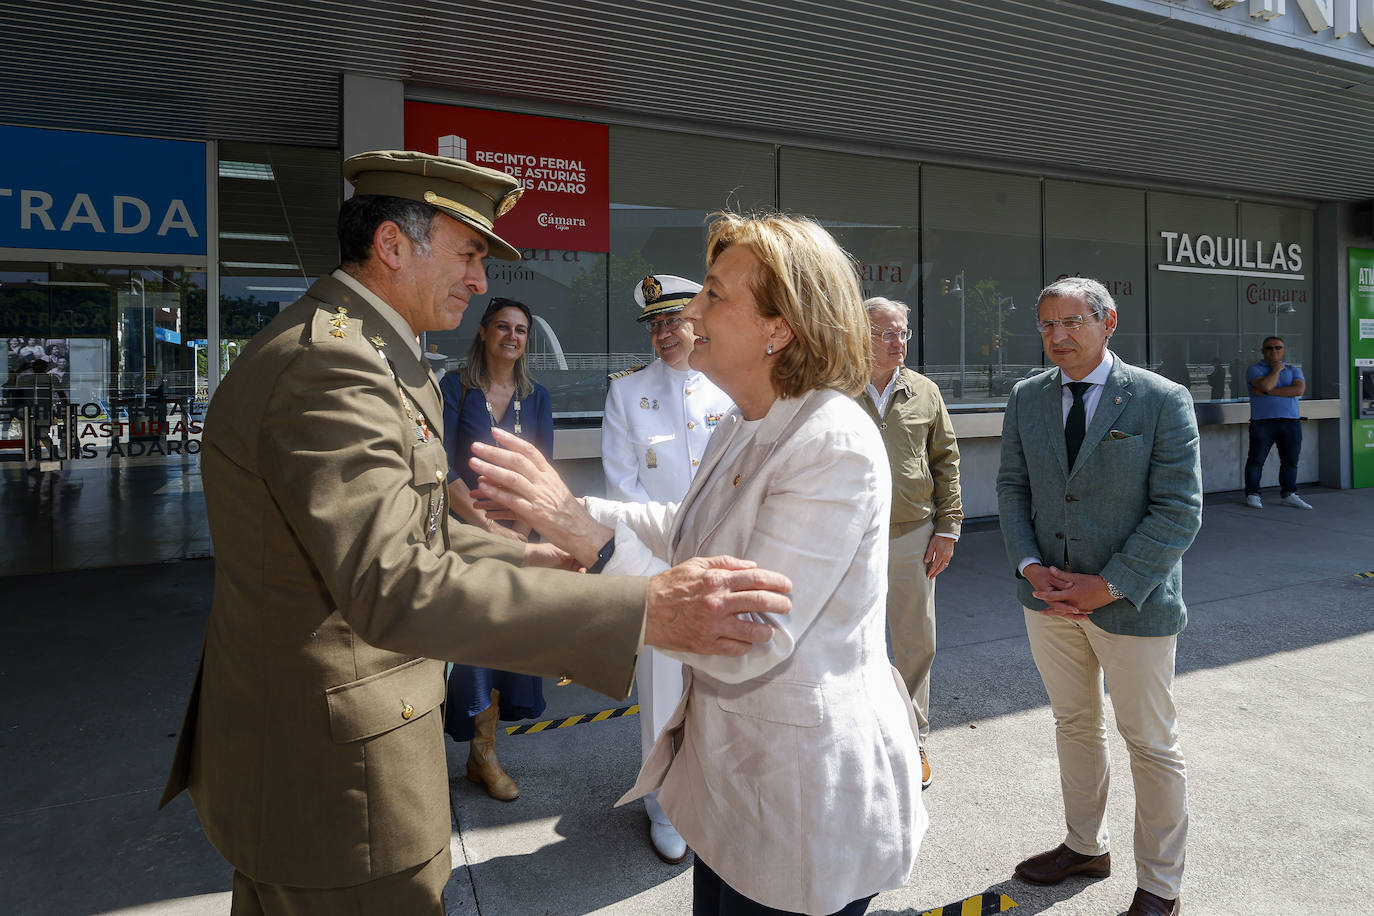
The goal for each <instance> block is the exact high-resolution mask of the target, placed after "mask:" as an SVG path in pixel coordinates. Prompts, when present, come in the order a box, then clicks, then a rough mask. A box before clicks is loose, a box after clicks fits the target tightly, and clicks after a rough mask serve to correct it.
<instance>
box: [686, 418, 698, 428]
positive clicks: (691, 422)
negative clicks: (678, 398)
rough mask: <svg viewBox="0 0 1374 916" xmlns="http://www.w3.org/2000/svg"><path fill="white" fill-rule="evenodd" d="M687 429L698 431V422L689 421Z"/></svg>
mask: <svg viewBox="0 0 1374 916" xmlns="http://www.w3.org/2000/svg"><path fill="white" fill-rule="evenodd" d="M687 428H688V429H696V428H697V423H696V421H695V420H688V421H687Z"/></svg>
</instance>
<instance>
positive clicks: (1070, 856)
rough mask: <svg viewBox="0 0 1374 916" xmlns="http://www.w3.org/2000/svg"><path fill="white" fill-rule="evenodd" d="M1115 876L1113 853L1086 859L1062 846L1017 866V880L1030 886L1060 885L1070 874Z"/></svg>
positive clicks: (1032, 857) (1092, 876)
mask: <svg viewBox="0 0 1374 916" xmlns="http://www.w3.org/2000/svg"><path fill="white" fill-rule="evenodd" d="M1111 873H1112V854H1111V853H1110V852H1104V853H1102V855H1100V856H1085V855H1083V853H1081V852H1074V851H1073V850H1072V849H1070V848H1069V847H1067V846H1065V845H1064V844H1063V843H1060V844H1059V845H1058V846H1056V847H1055V848H1054V849H1051V850H1050V851H1049V852H1042V853H1040V855H1038V856H1031V857H1030V858H1029V859H1027V860H1026V861H1024V862H1022V863H1021V864H1020V865H1018V866H1016V877H1018V878H1020V879H1021V880H1022V881H1029V882H1030V883H1031V884H1058V883H1059V882H1060V881H1063V880H1064V879H1065V878H1067V877H1068V876H1069V875H1083V876H1084V877H1088V878H1105V877H1107V876H1108V875H1110V874H1111Z"/></svg>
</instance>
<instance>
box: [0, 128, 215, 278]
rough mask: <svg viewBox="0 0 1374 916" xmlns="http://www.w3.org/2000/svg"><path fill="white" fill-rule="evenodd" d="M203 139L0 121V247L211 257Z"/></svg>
mask: <svg viewBox="0 0 1374 916" xmlns="http://www.w3.org/2000/svg"><path fill="white" fill-rule="evenodd" d="M205 168H206V167H205V144H204V143H192V142H187V141H181V140H151V139H148V138H145V137H120V136H114V135H110V134H85V133H78V132H75V131H65V130H40V129H36V128H26V127H3V126H0V247H4V248H36V249H58V250H63V251H127V252H137V253H140V254H154V253H156V254H193V255H204V254H205V250H206V248H205V226H206V223H205V219H206V216H205V214H206V205H205V198H206V195H205Z"/></svg>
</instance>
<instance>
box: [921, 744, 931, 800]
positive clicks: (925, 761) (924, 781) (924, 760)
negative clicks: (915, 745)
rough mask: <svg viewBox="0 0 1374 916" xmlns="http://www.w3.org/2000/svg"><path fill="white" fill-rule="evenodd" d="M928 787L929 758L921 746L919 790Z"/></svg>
mask: <svg viewBox="0 0 1374 916" xmlns="http://www.w3.org/2000/svg"><path fill="white" fill-rule="evenodd" d="M929 788H930V758H929V757H927V756H926V749H925V748H921V791H925V790H926V789H929Z"/></svg>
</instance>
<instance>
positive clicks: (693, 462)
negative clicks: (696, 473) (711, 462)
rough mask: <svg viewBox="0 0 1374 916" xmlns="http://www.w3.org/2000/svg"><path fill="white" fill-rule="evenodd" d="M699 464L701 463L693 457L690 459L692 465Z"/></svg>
mask: <svg viewBox="0 0 1374 916" xmlns="http://www.w3.org/2000/svg"><path fill="white" fill-rule="evenodd" d="M699 464H701V462H700V461H697V460H696V459H695V458H693V459H692V467H696V466H697V465H699Z"/></svg>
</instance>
